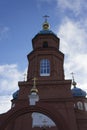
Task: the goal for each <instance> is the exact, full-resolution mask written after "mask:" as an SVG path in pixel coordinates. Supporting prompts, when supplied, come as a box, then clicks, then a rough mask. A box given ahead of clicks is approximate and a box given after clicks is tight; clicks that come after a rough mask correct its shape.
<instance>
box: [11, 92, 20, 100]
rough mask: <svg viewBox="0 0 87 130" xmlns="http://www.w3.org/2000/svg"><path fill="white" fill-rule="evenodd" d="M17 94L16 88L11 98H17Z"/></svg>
mask: <svg viewBox="0 0 87 130" xmlns="http://www.w3.org/2000/svg"><path fill="white" fill-rule="evenodd" d="M18 95H19V90H17V91H16V92H14V93H13V95H12V96H13V99H17V98H18Z"/></svg>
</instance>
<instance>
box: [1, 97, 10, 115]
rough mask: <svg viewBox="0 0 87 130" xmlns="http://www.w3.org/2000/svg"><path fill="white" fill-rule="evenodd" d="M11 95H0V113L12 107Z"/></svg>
mask: <svg viewBox="0 0 87 130" xmlns="http://www.w3.org/2000/svg"><path fill="white" fill-rule="evenodd" d="M11 99H12V97H11V96H7V95H6V96H0V113H5V112H7V110H9V109H10V108H11V102H10V100H11Z"/></svg>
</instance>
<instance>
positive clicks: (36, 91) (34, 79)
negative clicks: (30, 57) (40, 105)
mask: <svg viewBox="0 0 87 130" xmlns="http://www.w3.org/2000/svg"><path fill="white" fill-rule="evenodd" d="M32 80H33V81H34V84H33V87H32V89H31V93H33V92H35V93H38V89H37V88H36V80H37V78H36V77H34V78H33V79H32Z"/></svg>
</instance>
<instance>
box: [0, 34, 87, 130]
mask: <svg viewBox="0 0 87 130" xmlns="http://www.w3.org/2000/svg"><path fill="white" fill-rule="evenodd" d="M59 44H60V40H59V38H58V37H57V36H56V35H55V34H53V33H47V34H40V33H38V34H37V35H36V36H35V37H34V38H33V40H32V45H33V51H32V52H31V53H29V54H28V55H27V58H28V61H29V65H28V73H27V81H23V82H18V85H19V94H18V97H17V98H16V99H13V100H12V108H11V109H10V110H9V111H8V112H7V113H4V114H1V115H0V130H31V129H33V130H40V129H42V130H44V129H46V130H48V129H50V130H87V110H86V109H85V107H83V109H82V110H81V109H78V106H76V104H77V102H78V101H80V102H82V103H83V106H84V103H87V99H86V98H85V97H73V95H72V92H71V80H65V78H64V70H63V65H64V54H63V53H62V52H60V51H59ZM42 59H48V60H49V61H50V75H49V76H40V61H41V60H42ZM34 77H37V78H38V80H37V81H36V82H37V85H36V87H37V89H38V91H39V92H38V95H39V98H40V99H39V101H38V102H36V105H34V106H33V105H30V104H29V95H30V90H31V88H32V86H33V81H32V79H33V78H34ZM34 112H35V113H42V114H44V115H46V116H47V117H49V118H50V119H51V120H52V121H53V122H54V123H55V126H52V127H45V128H44V127H34V128H32V122H33V120H32V118H31V116H32V113H34Z"/></svg>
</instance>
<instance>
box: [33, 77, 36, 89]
mask: <svg viewBox="0 0 87 130" xmlns="http://www.w3.org/2000/svg"><path fill="white" fill-rule="evenodd" d="M32 80H33V81H34V87H35V86H36V80H37V78H36V77H34V78H33V79H32Z"/></svg>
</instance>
